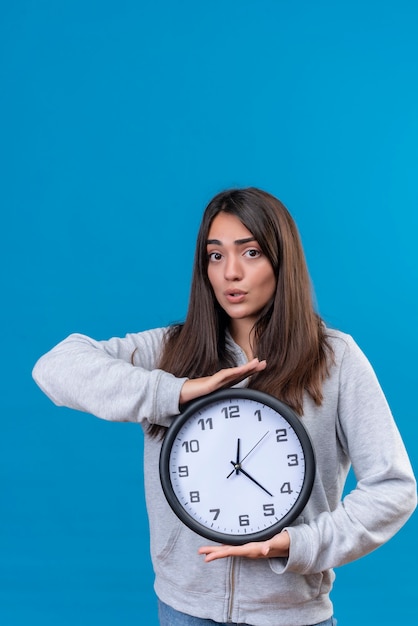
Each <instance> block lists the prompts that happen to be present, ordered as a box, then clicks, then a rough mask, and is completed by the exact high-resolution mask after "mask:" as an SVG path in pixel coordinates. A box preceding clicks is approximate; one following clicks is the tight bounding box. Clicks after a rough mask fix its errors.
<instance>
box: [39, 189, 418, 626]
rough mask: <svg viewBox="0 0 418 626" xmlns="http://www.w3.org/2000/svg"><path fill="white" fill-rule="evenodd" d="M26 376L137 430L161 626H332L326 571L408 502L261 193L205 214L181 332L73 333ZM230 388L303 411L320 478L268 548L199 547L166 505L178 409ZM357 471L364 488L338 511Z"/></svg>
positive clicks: (291, 244) (292, 232)
mask: <svg viewBox="0 0 418 626" xmlns="http://www.w3.org/2000/svg"><path fill="white" fill-rule="evenodd" d="M33 375H34V378H35V380H36V382H37V383H38V385H39V386H40V387H41V389H42V390H43V391H44V392H45V393H46V394H47V395H48V396H49V397H50V398H51V400H53V402H55V403H56V404H57V405H64V406H67V407H71V408H74V409H78V410H81V411H86V412H89V413H92V414H94V415H96V416H98V417H101V418H104V419H107V420H114V421H133V422H140V423H141V424H142V426H143V429H144V432H145V437H144V441H145V456H144V472H145V492H146V502H147V510H148V515H149V523H150V530H151V554H152V561H153V566H154V570H155V590H156V593H157V596H158V598H159V614H160V623H161V624H162V626H176V625H177V626H186V625H190V626H200V625H201V626H204V625H209V624H214V623H218V624H219V623H220V624H231V623H232V624H241V625H245V624H248V625H252V626H272V625H274V626H312V625H317V624H321V625H325V624H326V625H331V624H335V620H334V618H333V607H332V604H331V601H330V597H329V594H330V591H331V588H332V584H333V580H334V573H333V568H335V567H338V566H339V565H342V564H344V563H347V562H349V561H352V560H354V559H358V558H360V557H362V556H363V555H365V554H367V553H368V552H370V551H371V550H374V549H375V548H377V547H378V546H379V545H381V544H382V543H384V542H386V541H387V540H388V539H390V538H391V537H392V536H393V535H394V534H395V533H396V532H397V531H398V530H399V529H400V528H401V526H402V525H403V524H404V523H405V522H406V520H407V519H408V517H409V516H410V515H411V513H412V511H413V510H414V508H415V506H416V483H415V479H414V476H413V473H412V469H411V465H410V463H409V460H408V456H407V453H406V451H405V448H404V445H403V443H402V441H401V437H400V435H399V432H398V430H397V428H396V425H395V423H394V420H393V418H392V415H391V413H390V409H389V407H388V405H387V402H386V400H385V397H384V395H383V393H382V390H381V388H380V386H379V383H378V381H377V379H376V376H375V374H374V372H373V370H372V368H371V366H370V364H369V362H368V361H367V359H366V357H365V356H364V355H363V353H362V352H361V350H360V349H359V348H358V346H357V345H356V343H355V342H354V341H353V339H352V338H351V337H350V336H349V335H346V334H343V333H342V332H339V331H336V330H331V329H329V328H327V327H326V326H325V324H324V322H323V321H322V320H321V318H320V317H319V316H318V314H317V313H316V312H315V310H314V308H313V304H312V297H311V288H310V281H309V276H308V272H307V268H306V264H305V259H304V254H303V250H302V246H301V243H300V239H299V235H298V232H297V229H296V226H295V223H294V221H293V219H292V218H291V216H290V214H289V213H288V211H287V209H286V208H285V207H284V206H283V204H282V203H281V202H280V201H279V200H277V199H276V198H274V197H273V196H271V195H270V194H268V193H265V192H263V191H261V190H259V189H255V188H249V189H235V190H230V191H226V192H223V193H220V194H218V195H217V196H216V197H215V198H214V199H213V200H212V201H211V202H210V203H209V205H208V207H207V209H206V211H205V213H204V216H203V220H202V224H201V227H200V231H199V234H198V240H197V248H196V256H195V263H194V271H193V278H192V286H191V295H190V304H189V310H188V313H187V317H186V319H185V321H184V323H183V324H181V325H175V326H172V327H169V328H164V329H154V330H149V331H146V332H141V333H138V334H129V335H126V337H125V338H113V339H110V340H108V341H95V340H93V339H90V338H89V337H86V336H83V335H79V334H74V335H71V336H69V337H68V338H67V339H65V340H64V341H63V342H61V343H60V344H58V345H57V346H56V347H55V348H53V349H52V350H51V351H50V352H48V353H47V354H46V355H44V356H43V357H42V358H41V359H40V360H39V361H38V363H37V364H36V366H35V368H34V372H33ZM234 385H238V386H249V387H251V388H254V389H259V390H262V391H264V392H267V393H269V394H272V395H273V396H276V397H277V398H279V399H280V400H282V401H284V402H286V403H287V404H288V405H290V406H291V407H292V408H293V409H294V410H295V411H296V412H297V413H298V415H299V416H300V419H301V420H302V422H303V424H304V426H305V427H306V428H307V430H308V431H309V433H310V436H311V439H312V442H313V446H314V449H315V453H316V460H317V474H316V478H315V482H314V487H313V491H312V495H311V497H310V500H309V502H308V504H307V506H306V507H305V509H304V510H303V512H302V514H301V515H300V516H299V518H298V519H297V520H296V522H295V523H294V524H291V525H290V526H289V527H288V528H286V529H284V530H283V531H282V532H281V533H279V534H277V535H276V536H274V537H273V538H272V539H271V540H269V541H265V542H253V543H249V544H245V545H243V546H238V547H232V546H220V545H215V544H209V545H202V544H205V543H207V542H205V541H204V540H202V538H201V537H200V536H198V535H196V534H195V533H194V532H192V531H191V530H189V529H188V528H187V527H186V526H185V525H184V524H183V523H182V522H180V521H179V520H178V519H177V517H176V516H175V515H174V514H173V512H172V510H171V508H170V507H169V505H168V504H167V502H166V499H165V497H164V495H163V492H162V489H161V485H160V480H159V471H158V462H159V453H160V448H161V442H162V439H163V437H164V433H165V431H166V428H167V427H168V426H169V425H170V423H171V422H172V421H173V419H175V416H176V415H178V414H179V413H180V411H181V407H182V405H184V404H185V403H187V402H189V401H191V400H193V399H195V398H198V397H200V396H204V395H206V394H208V393H210V392H212V391H215V390H217V389H220V388H223V387H228V386H234ZM350 464H352V466H353V469H354V472H355V475H356V478H357V481H358V482H357V487H356V488H355V489H354V490H353V491H352V492H351V493H350V494H348V495H347V496H345V498H344V500H341V498H342V492H343V487H344V482H345V479H346V476H347V473H348V470H349V467H350Z"/></svg>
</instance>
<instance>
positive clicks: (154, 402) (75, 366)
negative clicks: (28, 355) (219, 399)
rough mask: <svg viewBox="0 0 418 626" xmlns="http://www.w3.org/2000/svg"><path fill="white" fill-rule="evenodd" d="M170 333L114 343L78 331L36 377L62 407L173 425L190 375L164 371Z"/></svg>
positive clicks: (52, 352)
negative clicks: (162, 363)
mask: <svg viewBox="0 0 418 626" xmlns="http://www.w3.org/2000/svg"><path fill="white" fill-rule="evenodd" d="M164 333H165V330H164V329H161V328H160V329H154V330H149V331H145V332H143V333H137V334H129V335H126V337H124V338H113V339H110V340H108V341H95V340H94V339H91V338H90V337H87V336H85V335H81V334H72V335H70V336H69V337H67V339H64V341H62V342H61V343H59V344H58V345H57V346H55V347H54V348H53V349H52V350H50V351H49V352H47V353H46V354H45V355H44V356H42V357H41V358H40V359H39V360H38V362H37V363H36V364H35V367H34V369H33V378H34V380H35V382H36V383H37V384H38V386H39V387H40V388H41V389H42V391H43V392H44V393H45V394H46V395H47V396H48V397H49V398H50V399H51V400H52V401H53V402H54V403H55V404H56V405H57V406H66V407H68V408H71V409H76V410H79V411H84V412H86V413H91V414H93V415H95V416H96V417H100V418H102V419H105V420H111V421H122V422H126V421H128V422H142V421H143V420H145V419H146V420H148V421H149V422H150V423H156V424H160V425H163V426H169V425H170V421H171V419H170V418H171V417H172V416H174V415H177V414H178V413H179V397H180V391H181V388H182V386H183V384H184V382H185V380H187V378H176V377H175V376H173V375H172V374H169V373H167V372H164V371H162V370H161V369H158V367H157V365H158V361H159V358H160V354H161V346H162V342H163V340H164Z"/></svg>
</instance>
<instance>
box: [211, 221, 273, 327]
mask: <svg viewBox="0 0 418 626" xmlns="http://www.w3.org/2000/svg"><path fill="white" fill-rule="evenodd" d="M207 254H208V278H209V281H210V284H211V285H212V289H213V291H214V294H215V297H216V300H217V301H218V303H219V305H220V306H221V307H222V308H223V310H224V311H225V312H226V313H227V314H228V315H229V317H230V318H231V320H232V324H239V323H240V322H243V321H245V322H246V323H250V325H251V327H252V326H253V325H254V323H255V322H256V321H257V319H258V316H259V314H260V312H261V310H262V309H263V308H264V306H265V305H266V304H267V303H268V302H270V300H271V299H272V298H273V296H274V293H275V291H276V283H277V281H276V277H275V275H274V271H273V267H272V265H271V263H270V261H269V260H268V258H267V257H266V256H265V255H264V254H263V252H262V251H261V247H260V246H259V244H258V242H257V241H256V240H255V239H254V236H253V235H252V233H251V232H250V231H249V230H248V229H247V228H246V227H245V226H244V224H243V223H242V222H241V221H240V220H239V219H238V218H237V217H236V216H235V215H231V214H229V213H222V212H221V213H218V215H217V216H216V217H215V218H214V219H213V221H212V224H211V227H210V229H209V233H208V240H207Z"/></svg>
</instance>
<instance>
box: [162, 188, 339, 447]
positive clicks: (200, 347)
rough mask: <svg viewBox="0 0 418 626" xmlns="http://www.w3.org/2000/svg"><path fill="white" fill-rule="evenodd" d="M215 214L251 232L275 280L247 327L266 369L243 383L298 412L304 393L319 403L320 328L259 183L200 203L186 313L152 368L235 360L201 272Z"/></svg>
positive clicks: (297, 254) (182, 370) (293, 243)
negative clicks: (204, 204) (231, 217)
mask: <svg viewBox="0 0 418 626" xmlns="http://www.w3.org/2000/svg"><path fill="white" fill-rule="evenodd" d="M220 212H225V213H229V214H231V215H234V216H236V217H237V218H238V219H239V220H240V221H241V222H242V223H243V224H244V226H245V227H246V228H247V229H248V230H249V231H250V232H251V234H252V235H253V236H254V237H255V239H256V240H257V242H258V244H259V245H260V247H261V249H262V251H263V253H264V254H265V255H266V257H267V258H268V259H269V261H270V263H271V265H272V267H273V270H274V273H275V275H276V278H277V287H276V292H275V295H274V297H273V298H272V300H271V302H269V303H268V304H267V306H266V307H265V308H264V310H263V311H261V313H260V316H259V319H258V320H257V322H256V324H255V328H254V345H253V351H254V354H255V355H256V356H257V357H258V358H259V359H260V360H261V359H265V360H266V361H267V367H266V369H265V370H264V371H262V372H260V373H258V374H255V375H254V376H252V377H251V381H250V385H249V386H250V387H251V388H253V389H259V390H261V391H264V392H266V393H270V394H271V395H273V396H276V397H277V398H279V399H280V400H282V401H283V402H286V403H287V404H288V405H289V406H291V407H292V408H293V409H294V410H295V411H296V412H297V413H299V414H300V415H302V414H303V394H304V392H305V391H306V392H308V393H309V394H310V395H311V397H312V398H313V400H314V402H315V403H316V404H318V405H319V404H321V402H322V384H323V381H324V379H325V378H326V376H327V374H328V367H329V358H332V353H331V349H330V346H329V344H328V342H327V339H326V336H325V326H324V324H323V323H322V320H321V318H320V317H319V315H318V314H317V313H316V312H315V310H314V305H313V298H312V289H311V281H310V278H309V274H308V269H307V266H306V261H305V255H304V252H303V248H302V244H301V241H300V237H299V233H298V230H297V227H296V224H295V222H294V220H293V218H292V217H291V215H290V213H289V211H288V210H287V209H286V207H285V206H284V205H283V204H282V203H281V202H280V200H278V199H277V198H275V197H274V196H272V195H270V194H269V193H267V192H265V191H262V190H260V189H257V188H254V187H249V188H246V189H231V190H227V191H223V192H221V193H219V194H217V195H216V196H215V197H214V198H213V199H212V200H211V201H210V202H209V204H208V206H207V207H206V210H205V212H204V214H203V218H202V222H201V225H200V229H199V233H198V237H197V244H196V252H195V259H194V266H193V275H192V283H191V290H190V300H189V308H188V312H187V317H186V319H185V321H184V323H183V324H178V325H175V326H173V327H172V328H171V329H170V332H169V333H168V336H167V340H166V344H165V348H164V351H163V355H162V358H161V362H160V367H161V368H162V369H164V370H165V371H168V372H171V373H172V374H174V375H175V376H179V377H180V376H187V377H189V378H199V377H201V376H209V375H211V374H214V373H215V372H217V371H218V370H219V369H221V368H224V367H230V366H233V365H235V363H234V361H233V357H232V355H231V354H228V352H227V350H226V343H225V332H226V330H227V327H228V323H229V318H228V316H227V315H226V313H225V312H224V311H223V309H222V308H221V307H220V306H219V304H218V303H217V301H216V299H215V296H214V293H213V290H212V287H211V285H210V282H209V279H208V272H207V268H208V255H207V238H208V232H209V229H210V226H211V224H212V221H213V219H214V218H215V217H216V215H218V213H220ZM161 432H163V429H162V427H159V426H157V425H152V426H151V427H150V434H151V435H157V434H159V433H161Z"/></svg>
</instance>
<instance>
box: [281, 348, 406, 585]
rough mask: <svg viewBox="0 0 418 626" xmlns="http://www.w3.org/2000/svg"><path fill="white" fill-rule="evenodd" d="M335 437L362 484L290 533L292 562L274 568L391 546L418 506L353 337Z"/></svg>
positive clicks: (319, 563) (300, 567)
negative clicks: (390, 543)
mask: <svg viewBox="0 0 418 626" xmlns="http://www.w3.org/2000/svg"><path fill="white" fill-rule="evenodd" d="M337 432H338V436H339V439H340V442H341V445H342V447H343V449H344V452H345V454H347V455H348V457H349V458H350V461H351V464H352V467H353V470H354V474H355V477H356V480H357V484H356V487H355V489H353V491H351V492H350V493H349V494H347V495H346V496H345V497H344V499H343V500H342V501H340V502H339V503H338V504H337V505H336V507H335V508H334V510H331V511H329V510H328V511H323V512H320V513H319V514H318V515H317V516H316V517H314V519H312V520H311V521H309V522H308V523H303V524H300V525H296V526H292V527H289V528H287V529H286V530H287V531H288V533H289V535H290V551H289V558H288V559H277V560H276V559H275V560H273V563H272V564H271V566H272V568H273V570H274V571H276V572H277V573H283V572H285V571H293V572H297V573H299V574H311V573H316V572H321V571H324V570H326V569H329V568H333V567H337V566H340V565H343V564H345V563H348V562H350V561H354V560H355V559H358V558H360V557H362V556H364V555H365V554H367V553H369V552H371V551H372V550H374V549H376V548H377V547H378V546H380V545H382V544H383V543H385V542H386V541H388V540H389V539H390V538H391V537H392V536H393V535H394V534H395V533H396V532H397V531H398V530H399V529H400V528H401V527H402V526H403V524H404V523H405V522H406V521H407V519H408V518H409V517H410V515H411V514H412V512H413V511H414V509H415V507H416V502H417V494H416V482H415V478H414V475H413V471H412V467H411V464H410V461H409V458H408V455H407V452H406V450H405V446H404V444H403V442H402V439H401V436H400V433H399V431H398V429H397V427H396V424H395V422H394V419H393V417H392V414H391V411H390V409H389V407H388V404H387V402H386V399H385V397H384V395H383V392H382V390H381V387H380V385H379V383H378V381H377V378H376V375H375V373H374V371H373V369H372V367H371V365H370V363H369V362H368V360H367V359H366V357H365V356H364V354H363V353H362V352H361V350H360V349H359V348H358V346H357V345H356V344H355V342H354V341H353V340H352V339H351V338H349V341H348V343H347V347H346V349H345V353H344V357H343V360H342V363H341V370H340V377H339V395H338V416H337Z"/></svg>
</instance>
